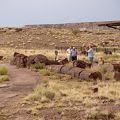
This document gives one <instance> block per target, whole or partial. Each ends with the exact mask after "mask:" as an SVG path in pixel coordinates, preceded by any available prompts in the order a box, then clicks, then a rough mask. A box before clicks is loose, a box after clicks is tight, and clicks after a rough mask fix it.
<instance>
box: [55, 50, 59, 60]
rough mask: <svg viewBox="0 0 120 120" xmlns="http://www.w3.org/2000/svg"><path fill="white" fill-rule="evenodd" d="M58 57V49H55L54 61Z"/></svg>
mask: <svg viewBox="0 0 120 120" xmlns="http://www.w3.org/2000/svg"><path fill="white" fill-rule="evenodd" d="M57 59H58V50H57V49H55V61H56V60H57Z"/></svg>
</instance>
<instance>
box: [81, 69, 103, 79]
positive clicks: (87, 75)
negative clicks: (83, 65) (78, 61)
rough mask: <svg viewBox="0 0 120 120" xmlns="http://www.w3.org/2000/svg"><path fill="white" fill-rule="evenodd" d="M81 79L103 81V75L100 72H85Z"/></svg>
mask: <svg viewBox="0 0 120 120" xmlns="http://www.w3.org/2000/svg"><path fill="white" fill-rule="evenodd" d="M79 77H80V79H82V80H89V79H93V80H96V79H99V80H102V74H101V73H100V72H96V71H95V72H94V71H90V70H84V71H82V72H81V73H80V76H79Z"/></svg>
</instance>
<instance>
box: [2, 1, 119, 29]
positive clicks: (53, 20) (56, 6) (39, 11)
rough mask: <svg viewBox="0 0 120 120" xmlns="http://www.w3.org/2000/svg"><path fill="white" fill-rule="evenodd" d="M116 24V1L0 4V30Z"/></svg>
mask: <svg viewBox="0 0 120 120" xmlns="http://www.w3.org/2000/svg"><path fill="white" fill-rule="evenodd" d="M112 20H120V0H0V27H6V26H24V25H31V24H32V25H33V24H60V23H79V22H94V21H112Z"/></svg>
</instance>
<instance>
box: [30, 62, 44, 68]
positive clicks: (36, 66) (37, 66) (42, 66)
mask: <svg viewBox="0 0 120 120" xmlns="http://www.w3.org/2000/svg"><path fill="white" fill-rule="evenodd" d="M30 68H31V69H44V68H45V64H44V63H36V64H31V65H30Z"/></svg>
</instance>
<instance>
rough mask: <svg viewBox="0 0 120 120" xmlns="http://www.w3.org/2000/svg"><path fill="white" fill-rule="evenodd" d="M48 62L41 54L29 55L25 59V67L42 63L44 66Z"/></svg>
mask: <svg viewBox="0 0 120 120" xmlns="http://www.w3.org/2000/svg"><path fill="white" fill-rule="evenodd" d="M48 62H49V60H48V58H47V57H46V56H44V55H42V54H37V55H30V56H28V58H27V66H28V67H30V65H31V64H35V63H44V64H45V65H46V64H47V63H48Z"/></svg>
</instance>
